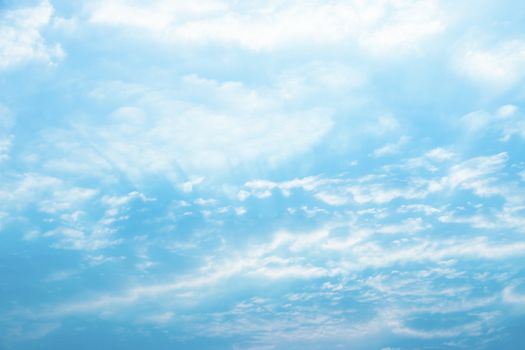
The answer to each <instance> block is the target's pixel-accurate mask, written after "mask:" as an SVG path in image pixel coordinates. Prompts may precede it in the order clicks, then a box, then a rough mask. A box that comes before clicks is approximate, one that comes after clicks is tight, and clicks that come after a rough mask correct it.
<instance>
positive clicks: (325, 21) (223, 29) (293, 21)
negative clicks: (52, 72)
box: [89, 0, 446, 54]
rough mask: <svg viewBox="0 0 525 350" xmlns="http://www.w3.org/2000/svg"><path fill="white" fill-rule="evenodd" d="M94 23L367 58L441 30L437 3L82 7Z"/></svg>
mask: <svg viewBox="0 0 525 350" xmlns="http://www.w3.org/2000/svg"><path fill="white" fill-rule="evenodd" d="M89 8H90V10H91V16H90V21H91V22H92V23H95V24H104V25H111V26H125V27H132V28H136V29H139V30H147V31H149V32H151V34H152V35H153V36H154V37H155V38H156V39H158V40H161V41H168V42H182V43H212V44H213V43H221V44H236V45H240V46H243V47H246V48H248V49H251V50H271V49H275V48H284V47H286V46H289V45H305V44H312V43H314V44H334V43H345V42H349V43H353V44H357V45H358V46H360V47H362V48H364V49H366V50H367V51H369V52H371V53H374V54H384V53H385V52H390V53H392V52H396V51H397V52H399V51H406V50H413V49H414V48H416V47H418V46H419V44H420V43H421V42H422V41H423V40H424V39H426V38H428V37H430V36H432V35H435V34H437V33H439V32H441V31H443V30H444V29H445V27H446V20H445V16H444V14H443V11H442V10H441V9H440V8H439V6H438V2H437V1H420V0H410V1H393V0H382V1H378V2H365V1H359V0H356V1H332V2H322V1H317V0H308V1H296V0H289V1H285V2H275V1H270V2H265V3H262V2H251V3H249V4H245V3H238V2H234V1H219V0H217V1H204V2H199V4H198V5H197V4H196V5H187V4H181V3H179V2H169V1H165V0H156V1H152V2H150V3H148V4H147V5H138V4H137V3H134V2H132V1H126V0H112V1H102V2H97V3H95V4H91V5H90V6H89Z"/></svg>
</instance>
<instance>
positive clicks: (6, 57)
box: [0, 0, 64, 69]
mask: <svg viewBox="0 0 525 350" xmlns="http://www.w3.org/2000/svg"><path fill="white" fill-rule="evenodd" d="M0 16H1V17H0V69H6V68H9V67H13V66H16V65H18V64H21V63H24V62H28V61H41V62H44V63H48V64H51V63H53V62H55V61H56V60H57V59H60V58H61V57H62V56H64V53H63V51H62V48H61V47H60V45H58V44H48V43H47V42H46V41H45V39H44V38H43V37H42V35H41V33H40V30H41V29H42V28H43V27H45V26H47V25H49V23H50V20H51V18H52V16H53V6H52V5H51V4H50V3H49V1H47V0H43V1H42V2H41V3H40V4H39V5H37V6H35V7H28V8H21V9H16V10H8V11H5V12H2V13H0Z"/></svg>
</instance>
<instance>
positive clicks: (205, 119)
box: [44, 76, 333, 189]
mask: <svg viewBox="0 0 525 350" xmlns="http://www.w3.org/2000/svg"><path fill="white" fill-rule="evenodd" d="M180 84H181V89H183V91H185V93H186V94H187V95H188V101H181V100H178V99H177V97H178V96H177V95H173V91H166V90H156V89H148V88H146V87H142V90H140V91H139V92H138V93H137V92H129V93H128V92H125V91H126V90H125V89H124V90H122V89H120V86H121V85H122V84H119V85H118V86H115V85H112V84H109V85H108V86H105V87H101V88H100V89H99V90H98V91H97V93H96V94H95V95H94V96H96V98H98V99H107V100H109V99H112V100H114V99H115V98H118V99H122V100H124V101H128V102H129V100H130V99H133V100H134V101H135V103H136V104H137V105H138V106H123V107H120V108H118V109H116V110H115V111H114V112H113V113H112V114H111V115H110V117H109V118H107V119H106V120H105V121H104V122H103V123H102V124H101V123H99V122H96V121H95V122H92V123H91V122H84V123H78V124H76V125H75V128H74V130H67V131H66V130H62V131H61V132H56V131H54V132H47V133H44V136H45V137H46V139H47V140H48V142H52V143H53V144H55V145H57V146H58V147H59V149H58V150H57V149H54V150H53V151H54V152H53V153H54V154H56V155H57V156H55V157H56V158H55V159H50V160H49V162H48V163H47V166H46V167H47V168H51V165H53V166H56V165H57V163H58V164H59V165H60V164H61V165H64V166H62V169H64V168H66V169H69V170H71V171H75V169H77V171H78V172H79V173H81V174H86V173H87V174H97V173H100V174H106V175H109V174H115V175H117V174H118V175H120V174H122V175H124V176H126V177H127V178H128V179H129V180H131V181H133V182H137V181H140V180H141V179H143V178H144V177H145V176H146V175H158V174H161V175H162V176H165V177H167V178H168V179H170V180H172V181H176V182H179V181H180V177H183V178H187V176H186V173H189V174H195V173H200V174H203V173H206V172H209V171H224V170H226V169H229V168H230V167H235V166H248V165H249V164H264V165H267V166H275V165H276V164H279V163H281V162H283V161H284V160H286V159H288V158H290V157H293V156H295V155H297V154H301V153H303V152H306V151H307V150H309V149H310V148H311V147H312V146H313V145H315V144H316V143H317V142H319V141H320V140H321V139H322V138H323V137H324V136H325V135H326V134H327V132H328V131H329V130H330V129H331V127H332V125H333V122H332V117H331V114H330V112H329V111H326V110H320V109H307V110H295V111H286V110H285V108H284V106H283V102H282V100H281V99H280V97H279V96H276V95H274V92H273V91H268V92H266V91H259V90H254V89H250V88H248V87H246V86H244V85H243V84H241V83H239V82H218V81H214V80H209V79H202V78H199V77H197V76H187V77H184V78H183V79H182V80H181V81H180ZM124 85H125V84H124ZM115 94H116V96H117V97H116V96H115ZM119 94H120V95H124V96H122V97H120V98H119V97H118V96H119ZM129 94H131V95H129ZM203 95H206V102H205V104H203V103H200V102H199V96H203ZM195 100H196V101H195ZM61 154H62V155H61ZM78 159H83V160H84V161H83V162H82V164H78V163H80V162H78ZM86 163H88V164H89V165H90V167H91V169H90V170H89V171H85V170H84V169H85V164H86ZM67 164H72V166H67ZM77 165H78V166H77ZM54 169H56V167H55V168H54ZM192 187H193V185H192ZM184 188H186V189H189V184H186V185H185V187H184Z"/></svg>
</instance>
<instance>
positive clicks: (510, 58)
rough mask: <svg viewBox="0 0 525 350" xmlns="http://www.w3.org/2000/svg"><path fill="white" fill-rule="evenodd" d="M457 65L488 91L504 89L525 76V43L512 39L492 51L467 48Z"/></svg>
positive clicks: (470, 46)
mask: <svg viewBox="0 0 525 350" xmlns="http://www.w3.org/2000/svg"><path fill="white" fill-rule="evenodd" d="M455 66H456V68H457V69H458V70H459V72H460V73H461V74H463V75H465V76H466V77H467V78H469V79H472V80H473V81H475V82H477V83H482V84H483V87H484V88H485V89H488V90H490V89H496V90H504V89H506V88H509V87H511V86H513V85H514V84H516V83H518V82H519V81H521V80H522V79H523V77H524V76H525V68H524V67H525V42H523V41H520V40H509V41H503V42H501V43H499V44H497V45H494V46H492V47H488V48H482V47H479V46H474V45H468V46H465V47H463V48H462V50H461V52H460V53H459V54H458V56H457V57H456V61H455Z"/></svg>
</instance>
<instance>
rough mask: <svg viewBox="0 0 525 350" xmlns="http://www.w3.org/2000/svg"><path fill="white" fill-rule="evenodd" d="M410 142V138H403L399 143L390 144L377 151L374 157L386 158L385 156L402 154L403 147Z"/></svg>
mask: <svg viewBox="0 0 525 350" xmlns="http://www.w3.org/2000/svg"><path fill="white" fill-rule="evenodd" d="M408 141H409V137H407V136H402V137H401V138H400V139H399V140H398V141H396V142H394V143H389V144H386V145H384V146H383V147H381V148H378V149H375V150H374V153H373V156H374V157H375V158H379V157H384V156H391V155H394V154H398V153H399V152H401V150H402V147H403V146H404V145H405V144H406V143H407V142H408Z"/></svg>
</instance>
